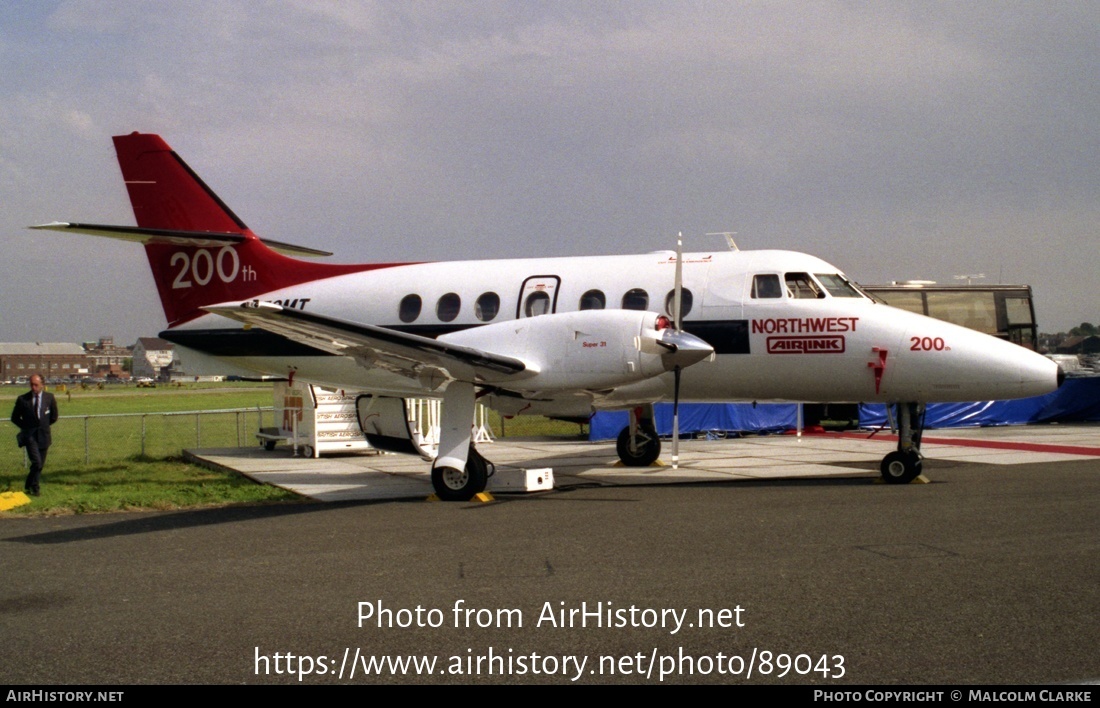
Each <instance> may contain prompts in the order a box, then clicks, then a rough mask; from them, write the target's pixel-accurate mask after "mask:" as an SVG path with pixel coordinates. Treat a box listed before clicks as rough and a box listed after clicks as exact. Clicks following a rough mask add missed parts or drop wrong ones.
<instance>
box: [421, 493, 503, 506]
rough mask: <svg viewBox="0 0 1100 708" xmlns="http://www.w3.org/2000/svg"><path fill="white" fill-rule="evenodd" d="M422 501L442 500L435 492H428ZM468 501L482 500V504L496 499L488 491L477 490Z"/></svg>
mask: <svg viewBox="0 0 1100 708" xmlns="http://www.w3.org/2000/svg"><path fill="white" fill-rule="evenodd" d="M424 501H429V502H437V501H442V500H441V499H440V498H439V496H438V495H436V494H429V495H428V498H427V499H425V500H424ZM470 501H477V502H482V503H483V504H487V503H489V502H495V501H496V497H494V496H493V495H492V494H490V493H489V492H478V493H477V494H475V495H474V496H473V497H472V498H471V499H470Z"/></svg>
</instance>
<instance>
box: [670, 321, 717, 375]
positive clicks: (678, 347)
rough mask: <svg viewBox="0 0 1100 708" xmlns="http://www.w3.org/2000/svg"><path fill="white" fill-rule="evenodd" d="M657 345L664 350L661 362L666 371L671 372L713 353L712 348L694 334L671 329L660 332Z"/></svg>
mask: <svg viewBox="0 0 1100 708" xmlns="http://www.w3.org/2000/svg"><path fill="white" fill-rule="evenodd" d="M659 343H660V345H661V346H662V347H663V348H664V349H665V353H664V354H662V356H661V361H662V363H663V364H664V367H665V370H666V371H672V370H673V369H675V368H676V367H677V366H678V367H680V368H681V369H683V368H686V367H688V366H691V365H692V364H695V363H698V362H700V361H702V360H703V359H706V358H707V357H708V356H710V355H711V354H713V353H714V347H712V346H711V345H709V344H707V343H706V342H705V341H703V340H702V339H700V338H699V337H696V336H695V335H694V334H688V333H687V332H676V331H674V330H671V329H666V330H662V331H661V339H660V340H659Z"/></svg>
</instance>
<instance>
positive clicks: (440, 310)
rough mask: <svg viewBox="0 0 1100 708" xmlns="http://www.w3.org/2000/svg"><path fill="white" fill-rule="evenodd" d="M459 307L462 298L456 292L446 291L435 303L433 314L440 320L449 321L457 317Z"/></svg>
mask: <svg viewBox="0 0 1100 708" xmlns="http://www.w3.org/2000/svg"><path fill="white" fill-rule="evenodd" d="M461 309H462V298H460V297H459V296H458V295H457V294H456V293H447V294H446V295H444V296H443V297H441V298H439V302H437V303H436V304H435V315H436V317H438V318H439V321H440V322H450V321H452V320H453V319H454V318H456V317H458V311H459V310H461Z"/></svg>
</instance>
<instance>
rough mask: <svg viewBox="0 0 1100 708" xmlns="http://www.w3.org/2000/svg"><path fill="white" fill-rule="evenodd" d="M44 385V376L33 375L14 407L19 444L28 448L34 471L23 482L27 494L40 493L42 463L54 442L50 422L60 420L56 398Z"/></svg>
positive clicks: (44, 462)
mask: <svg viewBox="0 0 1100 708" xmlns="http://www.w3.org/2000/svg"><path fill="white" fill-rule="evenodd" d="M43 389H44V386H43V381H42V377H41V376H39V375H38V374H33V375H32V376H31V390H30V391H27V392H26V393H24V394H23V395H22V396H20V397H19V398H17V399H15V408H14V409H12V412H11V422H13V423H15V424H16V425H17V426H18V427H19V444H20V446H22V447H26V448H27V457H29V458H30V461H31V471H30V474H28V475H27V481H26V482H24V483H23V487H24V489H26V491H27V493H28V494H33V495H34V496H36V497H37V496H38V494H39V488H38V487H39V484H40V483H41V479H42V465H44V464H46V453H47V452H48V451H49V449H50V443H51V442H53V440H52V438H51V437H50V426H51V425H53V424H54V423H56V422H57V401H56V400H54V397H53V394H52V393H49V392H47V391H45V390H43Z"/></svg>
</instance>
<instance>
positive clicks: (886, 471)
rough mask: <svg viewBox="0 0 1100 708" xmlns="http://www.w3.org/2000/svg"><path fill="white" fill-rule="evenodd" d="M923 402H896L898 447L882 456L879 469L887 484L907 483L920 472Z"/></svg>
mask: <svg viewBox="0 0 1100 708" xmlns="http://www.w3.org/2000/svg"><path fill="white" fill-rule="evenodd" d="M923 432H924V404H923V403H899V404H898V449H897V450H895V451H894V452H891V453H890V454H889V455H887V456H886V457H884V458H882V464H881V465H880V466H879V470H880V471H881V472H882V481H884V482H886V483H887V484H908V483H909V482H912V481H913V480H914V479H916V478H917V476H919V475H920V473H921V459H922V458H921V454H920V438H921V433H923Z"/></svg>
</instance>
